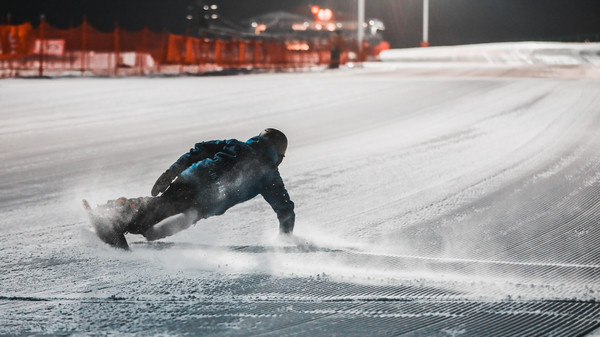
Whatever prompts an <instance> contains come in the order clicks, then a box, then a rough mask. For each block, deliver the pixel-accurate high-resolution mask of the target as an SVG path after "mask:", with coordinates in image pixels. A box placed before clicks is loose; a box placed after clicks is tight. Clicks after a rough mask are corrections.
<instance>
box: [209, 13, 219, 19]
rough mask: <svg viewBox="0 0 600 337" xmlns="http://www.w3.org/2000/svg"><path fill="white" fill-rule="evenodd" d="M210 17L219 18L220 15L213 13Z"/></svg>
mask: <svg viewBox="0 0 600 337" xmlns="http://www.w3.org/2000/svg"><path fill="white" fill-rule="evenodd" d="M210 18H211V19H217V18H219V15H218V14H213V15H211V16H210Z"/></svg>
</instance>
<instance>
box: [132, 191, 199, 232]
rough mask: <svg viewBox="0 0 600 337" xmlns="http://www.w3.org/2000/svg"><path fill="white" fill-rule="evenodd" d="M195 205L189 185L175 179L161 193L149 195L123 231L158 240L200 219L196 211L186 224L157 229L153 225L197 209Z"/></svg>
mask: <svg viewBox="0 0 600 337" xmlns="http://www.w3.org/2000/svg"><path fill="white" fill-rule="evenodd" d="M197 206H198V205H196V199H195V198H194V194H193V192H192V190H191V188H190V186H189V185H188V184H186V183H184V182H182V181H181V180H175V181H174V182H173V183H172V184H171V185H170V186H169V188H168V189H167V190H166V191H165V192H164V193H163V194H161V195H160V196H158V197H149V198H148V200H147V202H144V203H143V204H142V205H140V208H139V210H138V211H137V213H136V214H135V216H134V217H133V218H132V220H131V222H129V224H128V225H127V226H126V228H125V231H126V232H129V233H131V234H141V235H143V236H145V237H146V239H148V240H158V239H161V238H163V237H167V236H169V235H173V234H175V233H177V232H179V231H180V230H182V229H185V228H187V227H189V226H190V225H191V224H193V223H194V222H196V221H197V220H198V219H200V218H201V217H200V214H199V213H196V214H195V215H194V219H191V220H190V219H188V221H187V223H188V224H187V225H181V224H179V225H178V224H172V225H171V227H168V226H167V227H165V228H163V229H162V230H157V229H155V228H154V226H155V225H156V224H158V223H159V222H161V221H163V220H165V219H166V218H169V217H171V216H173V215H177V214H180V213H184V212H186V211H188V210H194V209H198V208H199V207H197Z"/></svg>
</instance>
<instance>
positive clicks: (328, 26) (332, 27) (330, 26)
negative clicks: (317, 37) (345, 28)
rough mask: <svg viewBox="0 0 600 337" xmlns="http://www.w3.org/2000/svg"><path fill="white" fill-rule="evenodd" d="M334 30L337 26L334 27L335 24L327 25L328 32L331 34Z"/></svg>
mask: <svg viewBox="0 0 600 337" xmlns="http://www.w3.org/2000/svg"><path fill="white" fill-rule="evenodd" d="M336 28H337V26H336V25H335V23H328V24H327V30H328V31H330V32H333V31H334V30H335V29H336Z"/></svg>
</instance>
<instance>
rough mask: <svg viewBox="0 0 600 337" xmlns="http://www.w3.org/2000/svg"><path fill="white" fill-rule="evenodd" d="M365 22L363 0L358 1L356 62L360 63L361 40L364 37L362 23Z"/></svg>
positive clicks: (361, 52)
mask: <svg viewBox="0 0 600 337" xmlns="http://www.w3.org/2000/svg"><path fill="white" fill-rule="evenodd" d="M364 22H365V0H358V25H357V26H358V31H357V37H356V39H357V42H358V60H359V61H362V55H363V40H364V36H365V30H364V27H363V23H364Z"/></svg>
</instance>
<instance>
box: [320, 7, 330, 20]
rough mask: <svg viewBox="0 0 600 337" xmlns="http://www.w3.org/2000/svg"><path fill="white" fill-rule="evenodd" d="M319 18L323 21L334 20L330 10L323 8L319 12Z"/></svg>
mask: <svg viewBox="0 0 600 337" xmlns="http://www.w3.org/2000/svg"><path fill="white" fill-rule="evenodd" d="M317 18H319V20H321V21H329V20H331V19H332V18H333V12H332V11H331V9H329V8H323V9H321V10H319V13H318V14H317Z"/></svg>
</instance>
